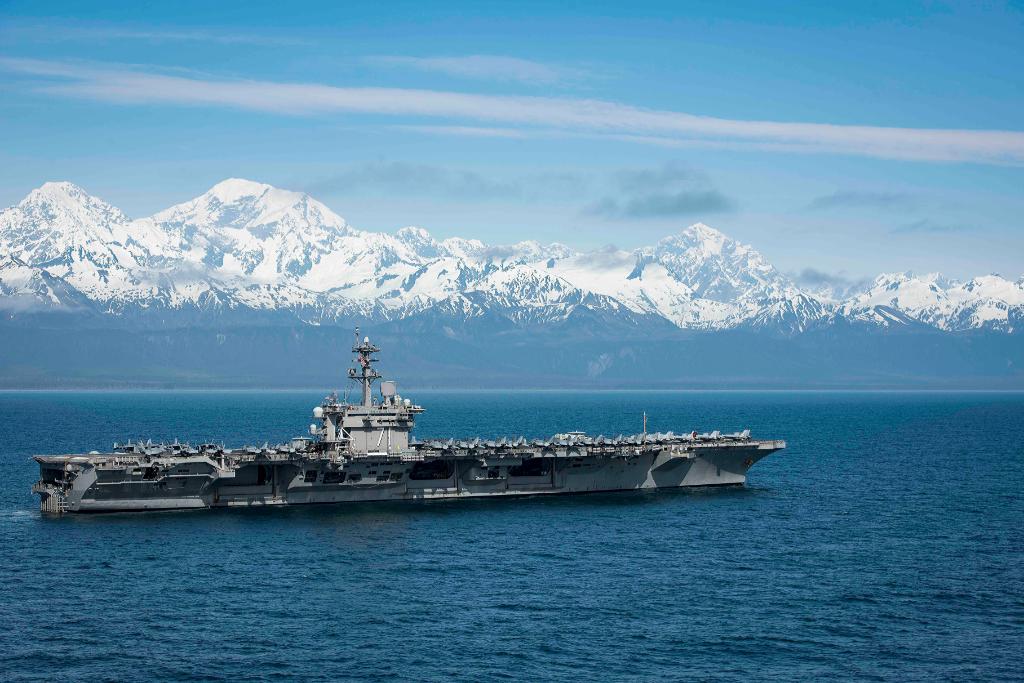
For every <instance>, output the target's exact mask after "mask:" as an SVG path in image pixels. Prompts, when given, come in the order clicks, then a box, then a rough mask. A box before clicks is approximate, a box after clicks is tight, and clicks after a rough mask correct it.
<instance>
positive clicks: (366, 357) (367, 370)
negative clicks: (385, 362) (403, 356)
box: [348, 327, 380, 408]
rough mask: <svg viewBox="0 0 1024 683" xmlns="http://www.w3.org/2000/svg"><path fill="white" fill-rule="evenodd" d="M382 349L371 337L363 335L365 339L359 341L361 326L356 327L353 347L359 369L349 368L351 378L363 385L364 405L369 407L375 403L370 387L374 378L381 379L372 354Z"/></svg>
mask: <svg viewBox="0 0 1024 683" xmlns="http://www.w3.org/2000/svg"><path fill="white" fill-rule="evenodd" d="M379 351H380V349H378V348H377V347H376V346H374V345H373V344H371V343H370V338H369V337H363V341H362V342H360V341H359V328H358V327H357V328H356V343H355V346H353V347H352V353H354V354H356V360H357V361H358V363H359V371H358V372H357V371H356V368H349V369H348V376H349V379H352V380H355V381H357V382H359V383H360V384H361V385H362V387H363V405H364V406H366V407H367V408H369V407H370V406H372V405H373V398H372V394H371V393H370V387H371V386H372V384H373V380H375V379H380V373H379V372H377V371H376V370H374V369H373V364H374V363H375V362H377V359H376V358H374V357H373V356H372V355H371V354H374V353H378V352H379Z"/></svg>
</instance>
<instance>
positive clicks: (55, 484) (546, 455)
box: [32, 333, 786, 514]
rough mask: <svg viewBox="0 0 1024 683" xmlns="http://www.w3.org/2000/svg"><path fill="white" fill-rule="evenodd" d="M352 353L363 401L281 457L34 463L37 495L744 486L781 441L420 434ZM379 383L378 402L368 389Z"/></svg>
mask: <svg viewBox="0 0 1024 683" xmlns="http://www.w3.org/2000/svg"><path fill="white" fill-rule="evenodd" d="M356 339H357V343H356V344H355V345H354V347H353V349H352V351H353V353H354V354H355V360H356V363H355V364H354V366H353V367H352V368H350V369H349V378H350V379H351V380H353V381H354V382H355V383H356V384H357V386H358V388H359V389H360V390H361V394H362V400H361V401H360V402H358V403H355V402H351V403H350V402H348V401H339V400H338V397H337V395H336V394H335V395H331V396H328V397H327V398H326V399H324V401H323V403H322V404H321V405H319V406H316V407H315V408H313V419H314V420H315V422H314V423H313V424H311V425H310V435H309V436H303V437H299V438H295V439H292V440H291V441H290V442H288V443H283V444H279V445H276V446H269V445H264V446H262V447H244V448H225V447H224V446H223V445H218V444H212V443H206V444H198V445H195V446H192V445H189V444H186V443H179V442H178V441H175V442H174V443H172V444H154V443H152V442H151V441H146V442H144V443H143V442H135V443H131V442H129V443H126V444H114V447H113V450H112V451H111V452H109V453H99V452H96V451H92V452H90V453H85V454H71V455H37V456H34V459H35V460H36V461H37V462H38V463H39V470H40V477H39V481H37V482H36V483H35V484H34V485H33V486H32V491H33V492H34V493H37V494H39V497H40V509H41V510H42V511H43V512H46V513H57V514H63V513H89V512H117V511H143V510H172V509H187V508H212V507H233V506H241V507H246V506H262V505H299V504H309V503H346V502H357V501H400V500H402V501H406V500H427V499H439V498H482V497H493V496H525V495H551V494H569V493H589V492H596V491H627V490H639V489H658V488H677V487H684V486H720V485H739V484H743V483H745V482H746V478H747V471H748V470H749V469H750V468H751V467H752V466H753V465H754V464H755V463H756V462H758V461H759V460H761V458H764V457H765V456H767V455H769V454H770V453H774V452H775V451H777V450H780V449H782V448H785V447H786V443H785V441H779V440H758V439H753V438H751V436H750V432H749V430H744V431H743V432H738V433H735V434H721V433H719V432H717V431H713V432H710V433H701V434H699V433H697V432H696V431H689V432H686V433H681V434H676V433H673V432H667V433H655V434H648V433H647V431H646V418H645V419H644V431H643V432H642V433H639V434H634V435H631V436H622V435H619V436H616V437H605V436H603V435H600V436H591V435H588V434H585V433H583V432H578V431H574V432H566V433H563V434H555V435H554V436H552V437H551V438H547V439H526V438H523V437H519V438H512V439H510V438H502V439H498V440H481V439H471V440H454V439H449V440H446V441H444V440H428V441H416V440H415V439H414V438H413V437H412V429H413V423H414V422H415V418H416V415H418V414H419V413H421V412H423V410H424V409H423V408H422V407H421V406H419V405H417V404H415V403H413V402H412V401H411V400H409V399H408V398H404V399H403V398H402V397H401V396H399V395H398V393H397V386H396V384H395V383H394V382H391V381H383V380H381V375H380V374H379V373H378V372H377V371H376V370H375V368H374V363H375V362H376V360H377V359H376V358H375V356H374V354H375V353H378V352H379V351H380V349H378V348H377V347H376V346H374V345H373V344H371V343H370V340H369V338H363V340H362V341H358V333H357V336H356ZM378 380H381V381H379V382H378V384H377V387H378V388H379V396H378V397H375V396H374V392H373V386H374V382H377V381H378Z"/></svg>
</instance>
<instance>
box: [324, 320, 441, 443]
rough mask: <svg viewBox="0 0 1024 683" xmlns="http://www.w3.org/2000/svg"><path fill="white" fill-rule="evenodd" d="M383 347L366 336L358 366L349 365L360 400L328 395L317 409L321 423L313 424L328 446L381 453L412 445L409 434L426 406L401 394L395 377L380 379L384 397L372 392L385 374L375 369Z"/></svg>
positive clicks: (358, 351)
mask: <svg viewBox="0 0 1024 683" xmlns="http://www.w3.org/2000/svg"><path fill="white" fill-rule="evenodd" d="M378 351H379V349H378V348H377V347H376V346H374V345H373V344H371V343H370V338H369V337H364V338H363V341H362V343H358V344H356V345H355V346H354V347H353V348H352V352H353V353H355V354H356V363H357V365H358V369H357V368H355V367H353V368H351V369H349V373H348V375H349V378H350V379H352V380H353V381H355V382H357V383H358V384H359V385H360V389H361V393H362V398H363V400H362V402H361V403H358V404H353V403H348V402H347V401H340V402H339V401H338V399H337V396H336V395H332V396H328V397H327V398H326V399H325V400H324V402H323V403H322V404H321V405H319V406H317V407H316V408H314V409H313V418H314V419H316V420H319V421H320V424H319V425H316V424H312V425H310V433H311V434H313V435H314V436H316V437H317V438H318V440H319V442H320V443H321V444H323V447H324V449H325V450H332V451H333V450H338V451H347V452H348V453H351V454H353V455H360V454H369V453H374V454H377V453H380V454H398V453H402V452H404V451H406V450H408V449H409V434H410V432H411V431H412V428H413V426H414V424H415V415H416V414H417V413H422V412H423V408H422V407H420V406H418V405H415V404H413V402H412V401H410V400H409V399H407V398H406V399H403V398H402V397H401V396H399V395H398V387H397V385H396V384H395V382H393V381H382V382H381V383H380V400H379V401H378V400H375V399H374V398H373V395H372V391H371V388H372V384H373V382H374V381H375V380H378V379H380V377H381V375H380V374H379V373H378V372H377V371H376V370H374V368H373V363H375V362H376V361H377V358H375V357H374V356H373V354H374V353H377V352H378Z"/></svg>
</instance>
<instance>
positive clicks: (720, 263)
mask: <svg viewBox="0 0 1024 683" xmlns="http://www.w3.org/2000/svg"><path fill="white" fill-rule="evenodd" d="M3 300H10V301H15V300H16V304H17V306H19V307H22V306H25V305H27V304H29V303H31V302H32V301H36V302H38V303H40V304H41V305H43V306H49V307H51V308H52V307H54V306H60V307H75V308H89V307H90V306H93V307H95V308H96V309H97V310H98V311H99V312H101V313H103V314H104V315H120V314H122V313H124V312H128V311H139V310H147V309H148V310H160V311H172V310H184V309H185V308H188V307H191V308H192V309H193V310H199V311H202V312H204V313H209V312H211V311H218V312H224V311H239V312H240V313H238V315H239V316H241V315H247V314H248V313H246V312H247V311H248V312H261V313H260V314H261V315H262V314H263V313H274V314H275V315H276V314H278V313H283V314H285V315H291V316H294V318H296V319H299V320H302V321H303V322H309V323H311V324H317V323H320V322H331V321H337V320H339V319H342V318H343V317H344V316H346V315H358V316H364V317H366V318H369V319H373V320H396V319H402V318H409V317H411V316H415V315H418V314H420V313H427V312H429V314H430V315H432V316H444V315H448V314H452V315H455V314H456V313H457V314H458V315H461V316H463V317H466V316H470V315H472V316H480V315H483V314H484V313H485V312H486V313H488V314H496V315H499V316H501V317H502V318H504V319H505V320H507V321H515V322H516V323H517V324H534V323H547V322H554V321H570V320H579V319H582V318H587V319H589V320H590V321H592V322H593V321H596V320H600V321H602V322H601V323H599V324H604V323H608V322H612V321H613V320H616V319H617V320H620V321H621V320H625V319H629V320H632V321H634V323H636V324H639V322H638V321H647V322H646V323H644V324H650V323H652V322H653V321H657V324H662V323H665V321H669V322H670V323H672V324H674V325H675V326H677V327H680V328H685V329H695V330H725V329H737V328H755V329H766V330H771V331H773V332H782V333H786V334H796V333H799V332H802V331H805V330H808V329H810V328H812V327H814V326H817V325H828V324H832V323H835V322H838V321H840V320H847V321H856V322H859V323H862V324H867V325H874V326H892V325H912V324H926V325H930V326H932V327H935V328H938V329H943V330H968V329H977V328H983V329H996V330H1003V331H1013V330H1014V329H1015V326H1017V327H1019V326H1020V321H1021V320H1022V319H1024V278H1021V279H1020V280H1018V281H1010V280H1007V279H1005V278H1002V277H1000V276H998V275H986V276H981V277H976V278H973V279H971V280H968V281H966V282H956V281H952V280H948V279H946V278H943V277H942V276H940V275H938V274H930V275H925V276H915V275H913V274H911V273H887V274H883V275H880V276H879V277H878V278H876V279H875V281H874V282H873V283H872V284H871V285H870V286H867V287H864V288H861V287H860V286H858V288H857V291H856V293H855V294H854V295H853V296H845V295H844V298H842V300H834V299H830V298H828V297H824V296H816V295H814V294H811V293H810V292H809V291H808V290H803V289H801V288H800V287H798V286H797V285H796V284H795V283H794V282H793V281H792V280H790V279H789V278H788V277H786V276H784V275H783V274H781V273H780V272H779V271H778V270H776V269H775V268H774V267H773V266H772V264H771V263H769V262H768V260H767V259H766V258H765V257H764V256H763V255H762V254H761V253H759V252H758V251H756V250H755V249H754V248H753V247H751V246H750V245H747V244H743V243H740V242H738V241H736V240H733V239H731V238H730V237H728V236H727V235H725V234H723V233H722V232H720V231H718V230H716V229H714V228H711V227H709V226H707V225H705V224H703V223H696V224H694V225H691V226H689V227H686V228H684V229H682V230H680V231H679V232H677V233H676V234H673V235H670V236H668V237H666V238H664V239H662V240H660V241H659V242H657V243H656V244H654V245H653V246H649V247H643V248H640V249H636V250H634V251H624V250H621V249H617V248H615V247H606V248H602V249H597V250H594V251H589V252H577V251H574V250H573V249H570V248H569V247H567V246H565V245H562V244H558V243H550V244H544V243H541V242H538V241H533V240H528V241H523V242H519V243H516V244H511V245H488V244H485V243H484V242H482V241H480V240H476V239H465V238H461V237H449V238H446V239H443V240H439V239H436V238H435V237H434V236H433V235H431V234H430V233H429V232H428V231H427V230H425V229H424V228H422V227H418V226H409V227H404V228H402V229H401V230H398V231H397V232H396V233H394V234H389V233H375V232H368V231H361V230H356V229H354V228H352V227H350V226H349V225H348V224H347V223H346V222H345V221H344V219H342V218H341V217H340V216H338V215H337V214H335V213H334V212H333V211H331V210H330V209H329V208H327V207H326V206H325V205H323V204H321V203H320V202H318V201H317V200H315V199H313V198H312V197H310V196H309V195H307V194H305V193H302V192H293V191H289V190H282V189H279V188H276V187H273V186H271V185H267V184H265V183H259V182H254V181H251V180H245V179H240V178H230V179H228V180H225V181H222V182H220V183H217V184H216V185H214V186H213V187H212V188H210V189H209V190H207V191H206V192H204V193H203V194H201V195H200V196H198V197H196V198H194V199H191V200H189V201H186V202H183V203H181V204H178V205H176V206H172V207H170V208H169V209H166V210H164V211H161V212H159V213H157V214H155V215H153V216H152V217H150V218H143V219H138V220H135V221H131V220H129V219H128V218H127V217H126V216H125V215H124V214H123V213H122V212H121V211H119V210H118V209H116V208H114V207H113V206H111V205H110V204H107V203H106V202H104V201H103V200H101V199H98V198H96V197H93V196H91V195H89V194H88V193H87V192H85V191H84V190H82V188H80V187H78V186H76V185H74V184H72V183H66V182H58V183H46V184H45V185H43V186H42V187H40V188H38V189H36V190H33V191H32V192H31V193H29V195H28V196H27V197H25V199H24V200H23V201H22V202H20V203H19V204H18V205H16V206H13V207H10V208H8V209H6V210H4V211H2V212H0V303H2V301H3ZM595 316H596V317H595ZM631 324H633V323H631Z"/></svg>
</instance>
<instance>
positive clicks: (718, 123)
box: [0, 57, 1024, 165]
mask: <svg viewBox="0 0 1024 683" xmlns="http://www.w3.org/2000/svg"><path fill="white" fill-rule="evenodd" d="M0 69H3V70H5V71H8V72H14V73H17V74H20V75H21V76H23V77H27V80H28V81H29V83H28V85H29V87H30V88H33V89H35V90H36V91H37V92H41V93H47V94H51V95H59V96H63V97H77V98H88V99H93V100H100V101H105V102H112V103H118V104H178V105H186V106H207V107H232V108H237V109H244V110H251V111H259V112H272V113H277V114H282V115H292V116H309V115H329V114H376V115H380V116H386V117H396V118H397V117H405V118H414V119H443V120H451V121H458V122H475V123H484V124H488V125H492V124H499V125H500V126H505V127H521V128H523V129H525V130H530V129H533V128H542V129H545V130H547V131H549V132H550V131H564V132H565V133H566V134H568V135H578V134H579V133H581V132H584V133H587V134H589V135H593V136H601V137H608V138H610V139H615V140H620V141H629V140H635V141H638V142H648V143H649V142H651V141H652V140H659V141H662V142H663V143H664V144H666V145H670V146H671V145H686V144H693V143H695V144H698V145H699V144H708V145H712V146H714V145H724V146H731V147H735V148H739V149H751V150H759V151H772V150H776V151H785V152H802V153H831V154H847V155H857V156H869V157H879V158H888V159H908V160H918V161H940V162H974V163H984V164H1012V165H1021V164H1024V132H1022V131H1009V130H964V129H930V128H896V127H882V126H856V125H838V124H828V123H794V122H781V121H758V120H738V119H724V118H717V117H711V116H701V115H697V114H691V113H687V112H681V111H670V110H659V109H648V108H643V107H637V106H632V105H628V104H621V103H618V102H611V101H607V100H597V99H581V98H570V97H538V96H533V97H531V96H513V95H484V94H471V93H463V92H454V91H444V90H425V89H411V88H374V87H342V86H334V85H323V84H316V83H281V82H273V81H261V80H229V79H221V78H210V77H206V76H198V75H197V76H182V75H168V74H166V73H159V72H156V71H153V70H146V69H141V68H128V67H125V66H119V65H108V64H100V65H96V64H80V63H69V62H59V61H47V60H34V59H19V58H10V57H7V58H0Z"/></svg>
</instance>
